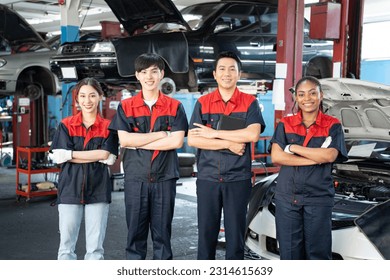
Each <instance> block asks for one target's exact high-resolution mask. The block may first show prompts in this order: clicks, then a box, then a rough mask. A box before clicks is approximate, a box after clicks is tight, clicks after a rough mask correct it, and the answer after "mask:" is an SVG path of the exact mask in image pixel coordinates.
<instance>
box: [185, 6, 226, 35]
mask: <svg viewBox="0 0 390 280" xmlns="http://www.w3.org/2000/svg"><path fill="white" fill-rule="evenodd" d="M223 5H224V4H222V3H221V4H218V5H216V4H215V3H214V4H213V3H209V4H204V5H194V6H188V7H186V8H184V9H183V10H181V14H182V16H183V18H184V19H185V21H186V22H187V23H188V25H189V26H190V27H191V29H192V30H197V29H199V28H201V27H202V25H203V24H204V23H205V22H206V21H207V19H208V18H209V17H211V16H212V15H213V14H214V13H215V12H216V11H218V10H219V9H220V8H221V7H222V6H223Z"/></svg>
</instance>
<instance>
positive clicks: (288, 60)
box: [273, 0, 305, 127]
mask: <svg viewBox="0 0 390 280" xmlns="http://www.w3.org/2000/svg"><path fill="white" fill-rule="evenodd" d="M304 8H305V5H304V0H293V1H292V0H279V1H278V35H277V41H276V42H277V43H276V44H277V46H276V50H277V51H276V67H277V68H282V69H285V68H287V69H286V70H285V71H276V76H275V79H276V80H278V84H280V85H281V88H279V89H280V90H282V91H283V93H282V94H280V95H279V98H283V97H284V100H279V104H281V103H283V105H284V104H285V105H284V106H285V107H284V106H281V107H278V106H275V127H276V125H277V123H278V122H279V121H280V119H281V118H282V117H283V115H284V114H288V113H290V112H291V109H292V107H293V98H292V95H291V92H290V91H289V89H290V88H291V87H293V86H294V84H295V82H296V81H298V80H299V79H300V78H301V77H302V48H303V22H304ZM278 72H281V73H278ZM274 85H275V83H274ZM274 89H275V87H274ZM274 94H275V92H274ZM273 103H274V101H273ZM283 107H284V108H283Z"/></svg>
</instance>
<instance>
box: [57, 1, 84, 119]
mask: <svg viewBox="0 0 390 280" xmlns="http://www.w3.org/2000/svg"><path fill="white" fill-rule="evenodd" d="M80 5H81V1H80V0H72V1H66V2H65V3H63V4H62V5H60V7H61V43H64V42H76V41H78V40H79V29H80V23H79V13H78V9H79V7H80ZM74 84H75V83H62V103H63V104H62V108H61V109H62V118H65V117H67V116H70V115H71V114H72V108H71V105H72V101H73V98H72V90H71V88H72V87H73V86H74Z"/></svg>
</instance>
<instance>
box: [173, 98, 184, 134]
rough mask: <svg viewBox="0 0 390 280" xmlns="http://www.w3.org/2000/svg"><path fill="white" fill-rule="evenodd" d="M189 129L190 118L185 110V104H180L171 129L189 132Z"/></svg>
mask: <svg viewBox="0 0 390 280" xmlns="http://www.w3.org/2000/svg"><path fill="white" fill-rule="evenodd" d="M187 130H188V120H187V115H186V113H185V111H184V107H183V104H180V105H179V106H178V108H177V112H176V117H175V120H174V121H173V124H172V129H171V131H172V132H173V131H185V133H186V134H187Z"/></svg>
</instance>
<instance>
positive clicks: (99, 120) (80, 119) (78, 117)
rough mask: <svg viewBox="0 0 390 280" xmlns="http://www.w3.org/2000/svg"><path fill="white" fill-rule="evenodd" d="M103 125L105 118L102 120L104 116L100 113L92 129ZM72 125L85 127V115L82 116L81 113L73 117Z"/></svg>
mask: <svg viewBox="0 0 390 280" xmlns="http://www.w3.org/2000/svg"><path fill="white" fill-rule="evenodd" d="M102 123H103V118H102V116H100V114H99V113H97V115H96V119H95V122H94V123H93V125H92V126H91V128H92V127H99V126H100V124H102ZM70 125H71V126H82V125H83V115H82V112H81V111H80V112H78V113H77V114H76V115H74V116H73V117H72V120H71V121H70Z"/></svg>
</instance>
